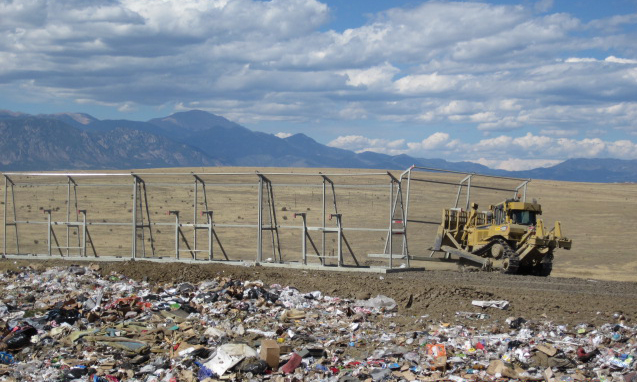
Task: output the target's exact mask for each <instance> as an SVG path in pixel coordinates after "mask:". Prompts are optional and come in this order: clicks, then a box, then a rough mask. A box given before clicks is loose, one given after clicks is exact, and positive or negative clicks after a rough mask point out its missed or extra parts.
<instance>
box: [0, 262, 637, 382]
mask: <svg viewBox="0 0 637 382" xmlns="http://www.w3.org/2000/svg"><path fill="white" fill-rule="evenodd" d="M99 270H100V269H99V265H95V264H92V265H90V266H77V265H74V266H70V267H64V268H62V267H57V268H49V269H46V270H44V269H42V270H39V269H38V270H36V269H34V268H31V267H27V268H21V269H20V271H19V272H11V271H8V272H6V273H4V274H2V275H1V276H0V331H1V333H0V335H1V337H2V338H1V339H0V379H1V380H6V381H65V382H68V381H89V382H116V381H143V382H160V381H161V382H178V381H179V382H184V381H185V382H195V381H206V382H208V381H217V380H246V381H261V380H273V381H277V382H282V381H305V380H307V381H310V380H311V381H334V382H337V381H342V382H352V381H441V380H446V381H456V382H461V381H496V380H498V381H500V380H522V381H546V382H573V381H592V380H595V381H608V382H611V381H613V382H637V373H636V370H637V369H636V366H635V365H636V364H637V363H636V362H635V361H634V359H635V357H636V356H637V327H635V326H634V325H633V326H630V325H628V323H627V322H625V321H624V320H623V317H622V316H621V315H617V317H616V318H617V322H613V323H608V324H605V325H601V326H599V327H593V326H591V325H587V324H586V323H582V324H581V325H577V326H566V325H560V324H558V323H552V322H550V321H545V322H538V321H527V320H525V319H524V318H522V317H511V318H510V319H508V320H507V321H506V322H494V321H490V320H489V315H488V313H487V312H488V309H505V308H506V306H507V305H508V303H506V302H502V301H495V302H477V303H476V302H474V305H476V306H477V308H476V311H475V312H458V313H457V315H456V317H455V319H456V320H455V322H436V321H433V320H430V319H428V317H427V316H422V317H408V318H407V319H408V320H411V325H409V326H408V328H407V329H405V327H403V326H401V325H398V324H396V322H397V321H399V318H400V319H402V321H404V319H405V317H399V316H398V313H397V310H396V302H395V301H394V300H393V299H392V298H390V297H387V296H382V295H379V296H376V297H373V298H370V299H366V300H346V299H341V298H338V297H331V296H325V295H324V294H323V293H321V292H320V291H314V292H310V293H302V292H300V291H299V290H297V289H295V288H294V287H290V286H281V285H264V283H263V282H261V281H258V280H256V281H242V280H235V279H231V278H224V277H217V278H215V279H213V280H209V281H205V282H201V283H199V284H196V285H194V284H191V283H187V282H183V283H178V284H170V285H157V284H150V283H148V282H139V281H135V280H131V279H128V278H126V277H125V276H123V275H119V274H111V275H108V276H105V277H102V276H100V273H99ZM478 307H479V308H478Z"/></svg>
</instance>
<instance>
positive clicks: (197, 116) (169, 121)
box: [148, 110, 245, 131]
mask: <svg viewBox="0 0 637 382" xmlns="http://www.w3.org/2000/svg"><path fill="white" fill-rule="evenodd" d="M148 122H149V123H152V124H154V125H157V126H159V127H161V128H163V129H166V130H174V129H175V128H178V129H183V130H187V131H204V130H209V129H211V128H215V127H221V128H224V129H245V127H243V126H241V125H239V124H237V123H234V122H232V121H230V120H228V119H226V118H224V117H222V116H219V115H215V114H212V113H208V112H207V111H203V110H189V111H180V112H177V113H173V114H171V115H169V116H167V117H163V118H154V119H151V120H150V121H148Z"/></svg>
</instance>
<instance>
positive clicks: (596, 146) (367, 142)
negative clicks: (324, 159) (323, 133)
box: [329, 132, 637, 171]
mask: <svg viewBox="0 0 637 382" xmlns="http://www.w3.org/2000/svg"><path fill="white" fill-rule="evenodd" d="M329 146H332V147H339V148H343V149H348V150H353V151H356V152H363V151H374V152H379V153H386V154H392V155H396V154H408V155H411V156H413V157H416V158H432V157H437V155H438V154H440V153H446V154H447V157H448V158H449V159H450V160H452V161H461V160H465V161H471V162H476V163H480V164H483V165H485V166H488V167H491V168H496V169H503V170H510V171H516V170H528V169H532V168H537V167H548V166H553V165H555V164H557V163H560V162H562V161H564V160H565V159H569V158H598V157H612V158H620V159H637V144H635V143H633V142H631V141H629V140H617V141H605V140H602V139H600V138H584V139H579V140H578V139H569V138H552V137H549V136H545V135H534V134H531V133H527V134H526V135H523V136H519V137H513V136H508V135H499V136H497V137H493V138H485V139H482V140H480V141H478V142H477V143H470V142H467V141H463V140H462V139H452V136H451V135H450V134H448V133H444V132H436V133H434V134H431V135H430V136H428V137H427V138H425V139H423V140H422V141H420V142H406V141H405V140H397V141H387V140H384V139H372V138H367V137H364V136H361V135H356V136H342V137H338V138H337V139H335V140H333V141H332V142H330V143H329Z"/></svg>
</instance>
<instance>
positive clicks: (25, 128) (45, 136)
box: [0, 110, 637, 183]
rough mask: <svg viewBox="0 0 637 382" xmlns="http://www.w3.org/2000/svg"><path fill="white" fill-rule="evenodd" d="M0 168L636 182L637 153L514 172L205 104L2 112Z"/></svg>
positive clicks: (6, 169)
mask: <svg viewBox="0 0 637 382" xmlns="http://www.w3.org/2000/svg"><path fill="white" fill-rule="evenodd" d="M0 133H2V134H3V136H4V137H5V139H3V141H2V143H0V148H1V149H2V152H0V170H2V171H21V170H43V171H44V170H62V169H117V168H151V167H184V166H194V167H197V166H210V165H225V166H260V167H281V166H283V167H333V168H380V169H405V168H407V167H409V166H411V165H416V166H423V167H432V168H440V169H447V170H453V171H460V172H475V173H482V174H491V175H501V176H513V177H521V178H535V179H549V180H567V181H578V182H620V183H622V182H636V181H637V160H632V161H629V160H619V159H569V160H567V161H565V162H563V163H560V164H558V165H556V166H553V167H550V168H537V169H533V170H530V171H516V172H509V171H504V170H494V169H490V168H488V167H486V166H483V165H480V164H476V163H472V162H449V161H446V160H443V159H435V158H431V159H425V158H414V157H410V156H408V155H395V156H391V155H386V154H380V153H374V152H363V153H355V152H352V151H349V150H343V149H339V148H334V147H328V146H326V145H323V144H321V143H318V142H317V141H315V140H314V139H312V138H311V137H308V136H307V135H305V134H296V135H293V136H290V137H287V138H279V137H276V136H274V135H272V134H267V133H263V132H258V131H252V130H250V129H247V128H245V127H243V126H241V125H239V124H237V123H235V122H232V121H229V120H228V119H226V118H223V117H221V116H217V115H214V114H210V113H207V112H204V111H200V110H191V111H187V112H179V113H174V114H172V115H169V116H167V117H163V118H156V119H151V120H149V121H146V122H144V121H129V120H99V119H97V118H94V117H92V116H90V115H87V114H81V113H58V114H47V115H37V116H33V115H28V114H23V113H16V112H11V111H6V110H5V111H0Z"/></svg>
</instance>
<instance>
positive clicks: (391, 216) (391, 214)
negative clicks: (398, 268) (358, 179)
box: [389, 180, 394, 269]
mask: <svg viewBox="0 0 637 382" xmlns="http://www.w3.org/2000/svg"><path fill="white" fill-rule="evenodd" d="M393 266H394V181H393V180H390V181H389V269H392V267H393Z"/></svg>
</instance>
